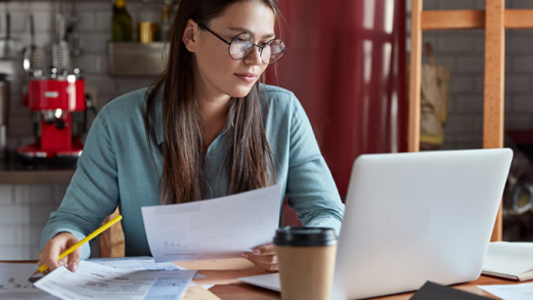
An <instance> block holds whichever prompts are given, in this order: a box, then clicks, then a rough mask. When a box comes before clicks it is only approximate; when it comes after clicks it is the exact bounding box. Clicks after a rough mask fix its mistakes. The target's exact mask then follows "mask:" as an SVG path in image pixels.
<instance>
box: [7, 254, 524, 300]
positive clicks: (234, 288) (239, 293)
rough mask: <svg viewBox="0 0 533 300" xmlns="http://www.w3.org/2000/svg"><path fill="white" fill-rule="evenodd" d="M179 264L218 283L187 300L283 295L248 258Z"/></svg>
mask: <svg viewBox="0 0 533 300" xmlns="http://www.w3.org/2000/svg"><path fill="white" fill-rule="evenodd" d="M0 262H10V263H35V262H36V261H34V260H32V261H28V260H26V261H0ZM176 264H177V265H179V266H182V267H184V268H187V269H190V270H198V273H200V274H202V275H205V276H206V277H205V278H199V279H194V280H193V281H194V282H195V283H196V284H197V285H201V284H216V285H215V286H214V287H212V288H210V289H209V291H206V290H205V289H203V288H201V287H197V288H189V290H188V291H187V294H186V295H185V296H184V298H183V299H184V300H188V299H204V300H214V299H222V300H241V299H242V300H245V299H246V300H249V299H254V300H271V299H281V296H280V293H278V292H274V291H270V290H267V289H262V288H259V287H255V286H252V285H249V284H247V283H244V282H241V281H239V280H237V278H239V277H246V276H253V275H260V274H266V273H267V272H265V271H262V270H260V269H259V268H257V267H256V266H254V265H253V264H252V263H250V262H249V261H248V260H245V259H240V258H238V259H226V260H214V261H191V262H179V263H176ZM519 283H521V282H516V281H510V280H504V279H497V278H493V277H488V276H481V277H480V278H479V279H478V280H476V281H472V282H469V283H464V284H459V285H455V286H454V287H455V288H457V289H460V290H464V291H467V292H470V293H473V294H476V295H481V296H486V297H489V298H493V299H499V298H497V297H495V296H493V295H491V294H489V293H486V292H484V291H483V290H481V289H480V288H478V287H477V285H491V284H519ZM412 295H413V293H404V294H397V295H391V296H386V297H378V298H371V300H406V299H409V298H410V297H411V296H412Z"/></svg>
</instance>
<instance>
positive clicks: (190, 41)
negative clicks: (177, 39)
mask: <svg viewBox="0 0 533 300" xmlns="http://www.w3.org/2000/svg"><path fill="white" fill-rule="evenodd" d="M197 33H198V23H196V22H195V21H193V20H192V19H189V20H188V21H187V24H186V25H185V30H183V36H182V37H181V40H182V41H183V44H185V48H187V50H189V51H190V52H196V42H197V40H196V39H197V37H198V35H197Z"/></svg>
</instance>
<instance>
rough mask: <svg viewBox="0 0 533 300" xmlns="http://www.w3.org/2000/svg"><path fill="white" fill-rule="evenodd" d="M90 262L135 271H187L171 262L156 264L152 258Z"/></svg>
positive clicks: (94, 259) (107, 258)
mask: <svg viewBox="0 0 533 300" xmlns="http://www.w3.org/2000/svg"><path fill="white" fill-rule="evenodd" d="M88 261H89V262H92V263H96V264H100V265H104V266H108V267H113V268H120V269H130V270H135V271H145V270H151V271H160V270H167V271H172V270H186V269H185V268H182V267H180V266H177V265H175V264H173V263H171V262H164V263H156V262H155V261H154V258H153V257H150V256H131V257H105V258H91V259H89V260H88Z"/></svg>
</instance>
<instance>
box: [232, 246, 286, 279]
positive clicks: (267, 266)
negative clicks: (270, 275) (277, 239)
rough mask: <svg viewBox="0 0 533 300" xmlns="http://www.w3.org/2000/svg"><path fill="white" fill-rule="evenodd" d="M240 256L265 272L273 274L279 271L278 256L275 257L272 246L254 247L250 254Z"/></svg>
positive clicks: (245, 253)
mask: <svg viewBox="0 0 533 300" xmlns="http://www.w3.org/2000/svg"><path fill="white" fill-rule="evenodd" d="M241 256H242V257H243V258H246V259H248V260H249V261H251V262H253V263H254V264H255V265H256V266H258V267H259V268H261V269H264V270H266V271H269V272H275V271H278V270H279V268H278V256H277V255H276V250H275V248H274V244H270V245H263V246H259V247H255V248H254V249H253V250H252V252H244V253H243V254H241Z"/></svg>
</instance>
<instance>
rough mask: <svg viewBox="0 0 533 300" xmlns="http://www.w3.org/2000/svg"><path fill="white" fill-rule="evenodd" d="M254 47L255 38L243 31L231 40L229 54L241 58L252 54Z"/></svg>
mask: <svg viewBox="0 0 533 300" xmlns="http://www.w3.org/2000/svg"><path fill="white" fill-rule="evenodd" d="M253 47H254V38H253V37H252V36H251V35H250V34H248V33H241V34H239V35H238V36H236V37H234V38H233V40H231V45H230V46H229V55H231V57H233V58H234V59H241V58H243V57H245V56H246V55H248V54H250V52H251V51H252V49H253Z"/></svg>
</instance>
